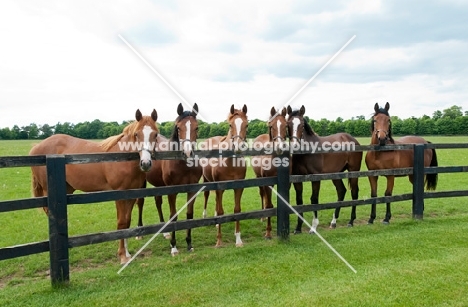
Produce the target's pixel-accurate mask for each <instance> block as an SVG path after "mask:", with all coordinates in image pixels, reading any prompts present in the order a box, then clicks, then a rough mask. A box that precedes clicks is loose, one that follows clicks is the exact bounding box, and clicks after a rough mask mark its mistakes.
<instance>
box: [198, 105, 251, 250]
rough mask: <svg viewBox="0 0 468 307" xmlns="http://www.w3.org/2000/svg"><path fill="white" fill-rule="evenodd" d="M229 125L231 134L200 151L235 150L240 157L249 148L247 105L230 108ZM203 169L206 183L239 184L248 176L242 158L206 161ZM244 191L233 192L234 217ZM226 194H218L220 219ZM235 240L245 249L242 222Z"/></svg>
mask: <svg viewBox="0 0 468 307" xmlns="http://www.w3.org/2000/svg"><path fill="white" fill-rule="evenodd" d="M227 121H228V123H229V132H228V134H227V135H226V136H223V137H219V136H217V137H212V138H208V139H206V140H205V141H203V142H201V143H200V148H204V149H219V150H220V151H222V150H227V149H229V150H234V152H236V153H240V152H241V151H242V148H244V147H246V146H247V144H246V137H247V127H248V119H247V106H246V105H245V104H244V106H243V108H242V109H235V108H234V105H232V106H231V109H230V112H229V115H228V118H227ZM201 164H202V167H203V181H204V182H213V181H224V180H239V179H244V178H245V174H246V170H247V169H246V162H245V159H244V158H243V157H230V158H222V157H220V158H210V159H204V162H201ZM243 192H244V189H243V188H238V189H234V204H235V205H234V213H239V212H241V198H242V193H243ZM223 194H224V190H216V215H217V216H221V215H223V214H224V209H223ZM209 195H210V191H205V192H204V196H205V203H204V211H203V216H204V217H206V207H207V203H208V197H209ZM217 226H218V227H217V229H218V232H217V241H216V247H220V246H221V245H222V235H221V225H217ZM234 234H235V237H236V246H237V247H241V246H243V242H242V239H241V233H240V224H239V221H236V222H235V233H234Z"/></svg>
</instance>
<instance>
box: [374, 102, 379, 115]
mask: <svg viewBox="0 0 468 307" xmlns="http://www.w3.org/2000/svg"><path fill="white" fill-rule="evenodd" d="M374 111H375V113H379V103H378V102H376V103H375V105H374Z"/></svg>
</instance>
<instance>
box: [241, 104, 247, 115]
mask: <svg viewBox="0 0 468 307" xmlns="http://www.w3.org/2000/svg"><path fill="white" fill-rule="evenodd" d="M242 112H244V114H247V106H246V105H245V104H244V107H243V108H242Z"/></svg>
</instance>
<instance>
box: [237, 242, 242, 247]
mask: <svg viewBox="0 0 468 307" xmlns="http://www.w3.org/2000/svg"><path fill="white" fill-rule="evenodd" d="M236 247H244V243H236Z"/></svg>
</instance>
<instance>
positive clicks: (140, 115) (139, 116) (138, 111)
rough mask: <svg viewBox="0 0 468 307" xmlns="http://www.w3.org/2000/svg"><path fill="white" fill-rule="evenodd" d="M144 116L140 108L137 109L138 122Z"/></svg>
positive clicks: (136, 117)
mask: <svg viewBox="0 0 468 307" xmlns="http://www.w3.org/2000/svg"><path fill="white" fill-rule="evenodd" d="M142 118H143V115H142V114H141V112H140V109H137V110H136V113H135V119H136V120H137V122H139V121H140V120H141V119H142Z"/></svg>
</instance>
